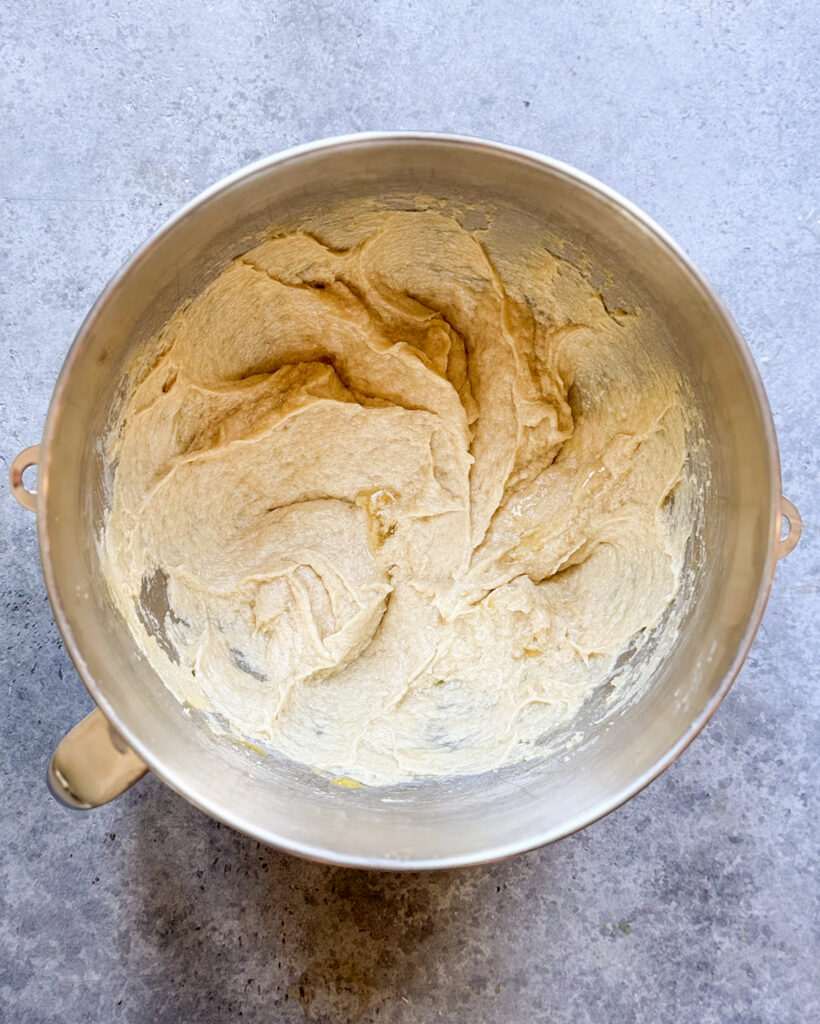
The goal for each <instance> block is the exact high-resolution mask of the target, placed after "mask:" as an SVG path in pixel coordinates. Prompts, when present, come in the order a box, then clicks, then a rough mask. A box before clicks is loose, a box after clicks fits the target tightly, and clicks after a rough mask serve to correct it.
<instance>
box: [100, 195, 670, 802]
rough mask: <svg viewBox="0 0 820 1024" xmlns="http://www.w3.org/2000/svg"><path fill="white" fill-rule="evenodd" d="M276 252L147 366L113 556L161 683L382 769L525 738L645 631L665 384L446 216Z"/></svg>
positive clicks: (526, 743) (380, 216)
mask: <svg viewBox="0 0 820 1024" xmlns="http://www.w3.org/2000/svg"><path fill="white" fill-rule="evenodd" d="M357 223H358V227H353V228H350V229H349V231H348V237H347V238H346V245H345V247H344V248H342V249H340V248H331V247H330V246H329V245H327V244H324V242H323V241H321V240H320V239H319V238H318V237H316V236H315V235H309V234H306V233H294V234H289V235H286V236H283V237H279V238H274V239H272V240H269V241H266V242H264V243H263V244H261V245H259V246H257V247H256V248H254V249H253V250H251V251H250V252H248V253H247V254H245V255H244V256H242V257H240V258H238V259H236V260H234V261H233V262H232V263H231V264H230V265H229V266H228V267H227V269H225V270H224V272H223V273H221V274H220V275H219V276H218V277H217V278H216V279H215V280H214V281H213V282H212V283H211V284H210V285H209V286H208V287H207V288H206V289H205V290H204V291H203V292H202V293H201V294H200V295H199V296H198V297H197V298H195V299H194V300H193V301H192V302H191V303H190V304H189V305H188V306H187V307H186V308H185V309H183V310H182V311H180V312H179V313H178V314H176V315H175V316H174V317H173V318H172V319H171V321H170V322H169V323H168V324H167V325H166V327H165V329H164V330H163V331H162V333H161V334H160V336H159V337H158V338H156V339H154V341H153V343H152V344H151V345H149V346H147V347H146V348H145V349H144V350H143V351H142V352H141V353H139V355H138V356H137V357H136V358H135V360H134V362H133V364H132V366H131V367H130V372H129V387H128V393H127V397H126V400H125V403H124V406H123V408H122V412H121V414H120V416H119V419H118V422H117V423H116V425H115V427H114V428H113V430H112V433H111V435H110V437H109V441H108V457H109V459H110V461H111V464H112V466H113V467H114V484H113V491H112V503H111V508H110V512H109V514H108V516H107V520H106V524H105V530H104V534H103V539H102V555H103V563H104V572H105V575H106V579H107V582H108V584H109V587H110V589H111V592H112V594H113V595H114V598H115V600H116V602H117V604H118V607H119V608H120V610H121V612H122V614H123V616H124V617H125V618H126V620H127V621H128V623H129V625H130V627H131V629H132V631H133V633H134V635H135V637H136V639H137V641H138V643H139V644H140V646H141V648H142V649H143V650H144V652H145V653H146V655H147V656H148V657H149V659H150V660H151V662H152V663H153V665H154V666H155V668H156V670H157V672H158V673H159V674H160V676H161V677H162V678H163V680H164V681H165V682H166V684H167V685H168V686H169V687H170V689H171V690H172V691H173V693H174V694H175V695H176V696H177V697H178V698H179V699H180V700H183V701H186V702H188V703H189V704H191V705H193V706H195V707H197V708H202V709H205V710H206V711H209V712H213V713H215V714H216V715H217V716H218V717H219V719H220V720H221V721H223V722H225V723H227V725H228V727H229V728H230V729H232V730H233V731H235V732H236V733H237V734H238V735H240V736H241V737H244V738H246V739H249V740H252V741H255V742H257V743H258V742H260V741H261V742H263V743H264V744H266V745H268V746H269V747H271V748H273V749H275V750H276V751H279V752H281V753H283V754H285V755H287V756H289V757H291V758H293V759H295V760H297V761H299V762H304V763H306V764H308V765H311V766H313V767H315V768H317V769H320V770H325V771H328V772H332V773H333V774H343V775H345V776H349V777H352V778H355V779H358V780H361V781H364V782H367V783H372V784H379V783H389V782H394V781H397V780H401V779H404V778H407V777H410V776H414V775H425V776H430V775H453V774H464V773H472V772H478V771H482V770H485V769H489V768H492V767H495V766H498V765H501V764H504V763H509V762H514V761H519V760H522V759H525V758H527V757H531V756H533V755H535V754H537V753H538V752H539V749H540V748H539V746H538V744H539V742H543V739H544V737H545V736H548V735H549V734H550V731H551V730H554V729H555V728H556V727H557V726H559V725H561V724H562V723H566V722H567V721H569V720H570V719H571V718H572V716H573V715H574V713H575V712H576V711H577V710H578V709H579V708H580V706H581V705H582V703H583V702H584V700H585V699H586V698H587V697H588V696H589V695H590V694H591V693H592V691H593V690H595V688H596V687H598V686H599V685H600V684H601V683H603V682H604V681H606V680H607V678H608V677H609V676H610V675H611V673H612V669H613V666H614V665H615V662H616V659H617V658H618V656H619V655H620V654H621V653H622V652H623V651H624V650H625V649H626V648H627V647H628V646H629V645H632V646H633V647H634V646H636V645H638V646H640V643H641V638H642V637H645V636H647V635H648V630H649V628H650V627H652V626H654V625H655V624H657V623H658V621H659V620H660V618H661V616H662V615H663V613H664V611H665V609H666V608H667V606H668V605H669V603H670V602H671V601H672V600H673V598H674V596H675V594H676V591H677V589H678V586H679V582H680V574H681V564H682V557H683V549H684V545H685V542H686V537H687V535H688V532H689V528H690V524H689V523H688V521H687V518H686V516H685V515H682V514H680V511H678V513H677V514H676V512H675V509H676V508H678V510H680V509H681V508H684V507H685V504H684V503H680V502H674V501H673V502H669V501H667V499H668V498H669V496H670V494H671V493H672V492H673V489H674V488H675V487H676V484H677V483H678V481H679V480H680V479H681V475H682V471H683V468H684V465H685V461H686V445H685V430H684V426H685V416H684V408H683V404H682V401H681V397H680V390H679V385H678V381H677V378H676V375H675V373H674V372H673V371H672V370H671V369H669V368H668V367H666V366H665V365H664V363H663V361H662V360H661V359H657V358H652V357H650V352H651V346H650V347H649V348H647V346H646V345H645V343H644V341H645V339H644V338H643V336H642V333H641V331H642V326H641V315H640V314H639V313H632V314H626V313H624V312H622V311H620V310H619V311H618V312H617V313H610V312H608V311H607V309H606V308H605V306H604V304H603V301H602V299H601V298H600V296H599V295H598V294H597V293H596V292H595V291H594V289H593V288H592V287H591V286H590V285H589V284H588V283H587V282H586V281H585V279H584V278H583V277H582V275H581V274H580V273H579V272H578V271H577V270H575V269H574V268H573V267H571V266H570V265H568V264H567V263H566V262H564V261H562V260H560V259H556V258H555V257H552V256H550V255H548V254H546V253H542V254H541V255H540V256H539V258H538V259H537V260H536V261H535V262H531V263H530V265H529V266H528V268H527V271H526V273H524V272H523V271H522V278H521V280H519V281H513V280H511V279H510V280H507V279H506V278H507V275H506V272H505V279H502V276H501V274H500V273H499V270H498V269H497V267H496V266H495V265H494V262H493V261H492V260H491V259H490V258H489V256H488V254H487V251H486V250H485V248H484V246H483V245H482V243H481V241H480V235H479V233H470V232H468V231H467V230H465V229H463V228H462V227H461V226H459V224H458V223H457V222H456V220H455V219H453V218H451V217H449V216H446V215H444V214H442V213H438V212H393V213H385V212H380V213H374V214H371V215H368V216H364V217H361V218H359V221H358V222H357Z"/></svg>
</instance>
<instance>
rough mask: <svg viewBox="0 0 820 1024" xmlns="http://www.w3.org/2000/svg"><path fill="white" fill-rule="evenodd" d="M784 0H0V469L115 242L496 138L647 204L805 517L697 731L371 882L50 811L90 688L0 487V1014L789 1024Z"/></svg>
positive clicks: (793, 792) (817, 129)
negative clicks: (388, 148) (708, 284)
mask: <svg viewBox="0 0 820 1024" xmlns="http://www.w3.org/2000/svg"><path fill="white" fill-rule="evenodd" d="M819 55H820V14H819V13H818V7H817V3H816V0H797V2H790V3H788V4H783V3H782V2H779V0H778V2H757V0H752V2H740V0H738V2H719V0H714V2H706V0H703V2H698V0H688V2H685V3H681V2H675V0H655V2H653V3H641V4H633V3H629V2H628V0H606V2H604V0H596V2H593V3H589V4H580V3H575V2H571V0H561V2H555V3H551V4H546V3H544V4H541V3H537V2H533V0H530V2H528V3H523V4H514V3H511V2H504V0H497V2H484V3H481V2H463V0H451V2H449V3H438V2H432V0H405V2H398V0H384V2H382V3H372V2H364V0H359V2H355V0H342V2H322V0H314V2H304V3H299V2H292V3H286V2H282V0H264V2H260V0H250V2H249V0H245V2H239V0H231V2H227V0H226V2H213V3H202V2H195V0H182V2H179V3H162V2H158V0H143V2H141V3H126V2H125V0H114V2H103V0H59V2H58V0H37V2H32V0H16V2H14V3H12V2H7V3H5V4H3V5H2V7H0V110H1V111H2V116H0V133H1V134H0V295H2V309H1V310H0V320H1V322H2V323H1V327H0V422H2V431H1V432H0V458H2V460H3V461H4V463H5V464H6V465H8V462H9V460H10V459H11V458H12V457H13V456H14V455H15V454H16V453H17V451H18V450H19V449H20V448H22V447H23V446H25V445H27V444H30V443H32V442H35V441H37V440H39V436H40V430H41V425H42V422H43V419H44V416H45V413H46V407H47V403H48V399H49V395H50V393H51V389H52V386H53V384H54V380H55V377H56V375H57V372H58V369H59V367H60V363H61V361H62V359H63V356H64V354H65V352H66V350H67V348H68V346H69V344H70V342H71V339H72V337H73V335H74V332H75V331H76V329H77V327H78V326H79V324H80V322H81V320H82V318H83V317H84V315H85V313H86V312H87V310H88V308H89V306H90V305H91V303H92V301H93V300H94V298H95V296H96V295H97V293H98V292H99V291H100V289H101V288H102V286H103V285H104V283H105V281H106V280H107V278H108V277H109V276H110V275H111V274H112V273H113V272H114V270H116V268H117V266H118V265H119V264H120V262H121V261H122V260H123V259H124V258H125V257H126V256H127V254H128V253H129V251H130V250H131V249H132V248H133V247H134V246H135V245H137V244H138V243H139V242H141V241H142V240H143V238H145V237H146V235H147V234H148V233H149V232H151V231H152V230H153V229H154V228H156V227H157V226H158V225H159V224H160V223H161V222H162V221H163V220H164V218H165V217H167V216H168V215H169V214H171V213H172V212H173V211H174V210H175V208H176V207H177V206H179V205H180V204H181V203H182V202H183V201H185V200H187V199H188V198H190V197H192V196H193V195H195V194H196V193H197V192H198V191H199V190H200V189H202V188H204V187H205V186H207V185H209V184H210V183H212V182H213V181H215V180H217V179H218V178H220V177H221V176H223V175H224V174H226V173H227V172H229V171H232V170H234V169H235V168H237V167H239V166H241V165H242V164H244V163H246V162H248V161H250V160H254V159H256V158H257V157H259V156H262V155H265V154H268V153H271V152H273V151H276V150H278V149H281V148H282V147H285V146H288V145H291V144H293V143H297V142H303V141H307V140H311V139H314V138H319V137H321V136H326V135H331V134H337V133H342V132H350V131H357V130H361V129H375V128H425V129H437V130H442V131H456V132H464V133H470V134H476V135H483V136H486V137H489V138H494V139H501V140H503V141H506V142H510V143H516V144H520V145H523V146H527V147H531V148H533V149H537V150H541V151H542V152H545V153H548V154H550V155H552V156H555V157H559V158H561V159H563V160H566V161H569V162H570V163H573V164H575V165H576V166H578V167H580V168H582V169H584V170H586V171H588V172H590V173H592V174H594V175H596V176H598V177H600V178H602V179H603V180H604V181H606V182H608V183H609V184H611V185H612V186H614V187H615V188H617V189H619V190H620V191H622V192H623V193H624V194H625V195H627V196H628V197H630V198H631V199H632V200H634V201H635V202H637V203H638V204H639V205H640V206H642V207H643V208H644V209H646V210H647V211H648V212H649V213H650V214H652V215H653V216H654V217H655V218H656V219H657V220H659V221H660V223H661V224H663V225H664V226H665V227H666V228H667V229H668V230H669V231H670V232H671V233H672V235H673V236H674V237H675V238H676V239H677V240H678V241H679V242H680V243H681V244H682V245H683V246H684V248H686V249H687V250H688V251H689V253H690V254H691V255H692V257H693V258H694V260H695V262H696V263H697V264H698V265H699V266H700V267H701V268H702V269H703V270H704V271H705V273H706V274H707V276H708V277H709V278H710V279H711V281H712V282H713V283H714V285H715V286H716V288H717V290H718V291H719V292H720V293H721V295H722V296H723V297H724V299H725V301H726V303H727V304H728V306H729V308H730V309H731V310H732V312H733V313H734V315H735V317H736V318H737V320H738V322H739V323H740V326H741V328H742V329H743V330H744V332H745V334H746V337H747V338H748V340H749V343H750V345H751V347H752V349H753V351H754V354H755V356H756V358H757V360H758V363H759V366H760V369H761V372H762V374H763V378H764V381H765V384H766V387H767V389H768V393H769V396H770V400H771V404H772V407H773V410H774V416H775V420H776V423H777V429H778V432H779V439H780V445H781V451H782V458H783V476H784V491H785V493H786V494H787V495H788V496H789V497H791V498H792V499H793V500H794V501H795V502H796V503H797V505H798V507H799V508H800V509H801V510H802V513H803V517H804V524H805V534H804V538H803V541H802V543H801V545H800V546H799V547H798V549H797V550H796V551H795V553H794V554H793V555H792V556H791V557H790V558H789V559H787V560H786V561H785V562H783V563H781V564H780V565H779V566H778V569H777V575H776V578H775V583H774V588H773V590H772V595H771V600H770V602H769V606H768V610H767V612H766V617H765V620H764V622H763V626H762V628H761V630H760V634H759V636H758V639H757V642H756V644H755V646H754V649H753V651H752V653H751V655H750V656H749V659H748V661H747V663H746V666H745V668H744V669H743V671H742V672H741V674H740V677H739V679H738V681H737V683H736V685H735V687H734V689H733V690H732V692H731V694H730V696H729V697H728V699H727V700H726V702H725V704H724V705H723V707H722V708H721V710H720V712H719V713H718V715H717V717H716V719H715V720H714V721H713V722H712V723H711V724H710V725H709V726H708V727H707V729H706V730H705V733H704V734H703V735H702V736H701V737H700V738H699V739H698V740H697V741H696V742H695V744H694V745H693V746H692V747H691V748H690V749H689V751H688V752H687V753H685V754H684V756H683V757H682V758H681V760H680V761H679V762H678V763H677V764H675V765H674V766H673V767H672V768H671V769H670V770H669V771H667V772H666V773H665V774H664V775H663V776H662V777H661V778H660V779H659V780H658V781H657V782H655V783H654V784H653V785H652V786H651V787H650V788H649V789H648V790H646V791H645V792H644V793H642V794H641V795H640V796H638V797H637V798H636V799H634V800H632V801H631V802H630V803H629V804H628V805H626V806H625V807H623V808H622V809H621V810H619V811H617V812H615V813H614V814H612V815H611V816H610V817H608V818H607V819H605V820H604V821H601V822H599V823H598V824H596V825H594V826H592V827H591V828H589V829H587V830H586V831H585V832H583V833H582V834H580V835H576V836H574V837H572V838H570V839H567V840H565V841H564V842H562V843H559V844H558V845H556V846H553V847H551V848H548V849H544V850H541V851H539V852H535V853H531V854H528V855H526V856H522V857H518V858H516V859H514V860H512V861H508V862H506V863H502V864H498V865H495V866H491V867H484V868H477V869H470V870H463V871H454V872H447V873H444V874H431V875H413V876H393V875H386V874H367V873H357V872H355V871H349V870H339V869H334V868H328V867H321V866H317V865H313V864H308V863H304V862H301V861H299V860H296V859H293V858H291V857H288V856H283V855H281V854H279V853H275V852H272V851H270V850H267V849H263V848H261V847H260V846H259V845H258V844H257V843H255V842H252V841H250V840H248V839H245V838H243V837H242V836H240V835H237V834H234V833H232V832H231V831H229V830H227V829H225V828H224V827H220V826H219V825H217V824H215V823H213V822H212V821H210V820H209V819H207V818H206V817H204V816H203V815H201V814H200V813H199V812H198V811H196V810H194V809H193V808H191V807H189V806H188V805H187V804H186V803H185V802H184V801H183V800H181V799H180V798H179V797H177V796H175V795H174V794H173V793H172V792H170V791H169V790H168V789H166V788H165V787H164V786H163V785H162V784H161V783H159V782H158V781H157V780H156V779H154V778H151V777H148V778H146V779H145V780H144V781H143V782H142V783H141V784H140V785H139V786H137V787H136V788H135V789H134V790H132V791H131V792H130V793H128V794H127V795H125V796H124V797H122V798H121V799H120V800H118V801H116V802H115V803H113V804H111V805H109V806H108V807H105V808H103V809H100V810H98V811H96V812H92V813H88V814H85V815H83V814H72V813H69V812H67V811H65V810H63V809H62V808H60V807H58V806H57V805H56V804H55V803H54V802H53V801H52V800H51V799H50V798H49V797H48V795H47V793H46V788H45V784H44V772H45V766H46V762H47V759H48V756H49V752H50V750H51V749H52V747H53V746H54V744H55V743H56V742H57V741H58V739H59V738H60V736H61V735H62V734H63V732H64V731H65V730H66V729H67V728H68V727H69V726H70V725H71V724H72V723H73V722H75V721H76V720H77V719H78V718H79V717H80V716H81V715H83V714H84V713H85V712H86V711H87V710H88V709H89V707H90V700H89V698H88V696H87V695H86V693H85V690H84V689H83V687H82V685H81V683H80V682H79V680H78V678H77V676H76V674H75V672H74V670H73V668H72V666H71V664H70V661H69V659H68V657H67V656H66V653H65V651H64V650H63V647H62V644H61V642H60V638H59V636H58V633H57V630H56V628H55V626H54V625H53V623H52V619H51V615H50V613H49V608H48V604H47V600H46V595H45V590H44V586H43V582H42V579H41V575H40V567H39V564H38V556H37V543H36V537H35V524H34V521H33V518H32V517H31V516H30V515H28V514H26V513H25V512H24V511H23V510H21V509H20V508H18V507H17V505H16V504H15V503H14V502H13V501H12V499H11V498H10V497H9V496H8V495H7V496H6V497H5V498H1V499H0V515H1V516H2V534H0V559H1V560H2V561H1V562H0V565H1V566H2V569H1V570H0V630H2V632H1V633H0V665H1V670H0V694H2V698H1V699H2V712H1V713H0V771H2V800H1V801H0V913H1V914H2V920H0V1020H3V1021H9V1022H12V1021H13V1022H14V1024H34V1022H46V1021H48V1022H51V1021H57V1022H70V1024H81V1022H86V1021H88V1022H97V1021H127V1022H133V1024H145V1022H155V1021H156V1022H168V1024H180V1022H203V1024H212V1022H217V1021H220V1022H221V1021H233V1020H238V1019H240V1018H241V1019H243V1020H249V1021H263V1022H280V1021H281V1022H285V1024H291V1022H301V1021H305V1020H306V1021H317V1022H333V1024H336V1022H348V1021H350V1022H352V1021H359V1022H362V1024H368V1022H374V1021H389V1022H398V1024H405V1022H406V1024H409V1022H414V1024H416V1022H427V1021H445V1022H459V1024H461V1022H465V1024H481V1022H498V1024H519V1022H521V1024H529V1022H550V1024H552V1022H583V1021H594V1022H598V1021H603V1022H610V1021H618V1022H630V1021H647V1022H652V1024H655V1022H667V1021H672V1022H689V1021H691V1022H698V1024H731V1022H742V1024H754V1022H772V1024H785V1022H792V1021H794V1022H804V1021H806V1022H807V1021H812V1020H818V1019H820V994H819V990H818V975H817V962H818V956H820V944H819V943H818V919H817V916H816V908H817V898H818V876H817V866H818V865H817V846H818V827H817V821H818V799H817V763H818V729H817V718H818V715H817V711H818V694H819V693H820V679H818V667H817V663H818V653H819V652H818V639H819V638H820V632H819V631H818V630H819V628H820V627H819V626H818V587H820V544H818V529H817V519H818V441H819V440H820V431H818V417H817V395H818V392H820V360H818V355H817V351H818V342H819V341H820V335H818V312H817V307H818V298H817V295H818V271H819V270H820V177H818V168H820V141H819V140H818V133H820V74H818V69H819V68H820V56H819Z"/></svg>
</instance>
